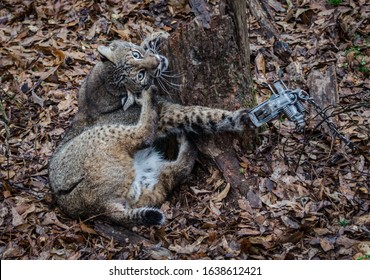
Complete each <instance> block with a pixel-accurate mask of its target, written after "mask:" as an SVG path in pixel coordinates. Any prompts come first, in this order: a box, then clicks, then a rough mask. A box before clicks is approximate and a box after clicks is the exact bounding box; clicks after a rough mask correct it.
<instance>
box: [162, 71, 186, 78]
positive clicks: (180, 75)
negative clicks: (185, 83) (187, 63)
mask: <svg viewBox="0 0 370 280" xmlns="http://www.w3.org/2000/svg"><path fill="white" fill-rule="evenodd" d="M166 72H167V71H166ZM162 76H164V77H167V78H182V77H183V76H184V74H173V75H169V74H165V73H162Z"/></svg>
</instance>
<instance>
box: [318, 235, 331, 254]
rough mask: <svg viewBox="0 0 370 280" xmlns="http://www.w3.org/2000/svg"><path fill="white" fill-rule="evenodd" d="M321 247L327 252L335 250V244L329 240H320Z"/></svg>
mask: <svg viewBox="0 0 370 280" xmlns="http://www.w3.org/2000/svg"><path fill="white" fill-rule="evenodd" d="M320 246H321V248H322V249H323V250H324V251H325V252H328V251H330V250H333V249H334V244H333V243H332V242H331V241H329V239H328V238H320Z"/></svg>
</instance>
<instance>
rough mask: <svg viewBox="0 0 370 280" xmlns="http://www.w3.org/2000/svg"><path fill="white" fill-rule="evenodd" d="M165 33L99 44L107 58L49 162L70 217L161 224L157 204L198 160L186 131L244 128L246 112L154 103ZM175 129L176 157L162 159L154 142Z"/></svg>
mask: <svg viewBox="0 0 370 280" xmlns="http://www.w3.org/2000/svg"><path fill="white" fill-rule="evenodd" d="M162 37H163V35H162V34H161V35H160V36H154V37H152V38H151V39H150V40H145V41H144V42H143V43H142V44H141V46H138V45H134V44H132V43H129V42H124V41H113V42H112V43H111V44H110V45H109V46H108V47H105V46H101V47H99V48H98V52H99V53H100V54H101V56H102V61H101V62H99V63H97V65H96V66H95V67H94V68H93V70H92V72H91V74H90V75H89V76H88V77H87V79H86V80H85V82H84V83H83V85H82V87H81V89H80V92H79V100H78V102H79V111H78V113H77V114H76V117H75V118H74V121H73V124H72V127H71V129H70V130H69V131H68V132H67V133H66V135H65V137H64V139H63V140H62V141H61V143H60V145H59V146H58V148H57V149H56V151H55V153H54V155H53V157H52V158H51V161H50V166H49V179H50V186H51V189H52V191H53V193H54V194H55V197H56V199H57V202H58V204H59V206H60V207H61V209H62V210H64V212H65V213H67V214H69V215H70V216H72V217H75V218H77V217H90V216H95V215H99V216H103V217H105V218H108V219H109V220H110V221H112V222H115V223H118V224H121V225H142V224H144V225H160V224H162V223H163V222H164V215H163V213H162V212H161V211H160V210H158V209H155V208H152V207H157V206H159V205H160V204H161V203H162V202H163V201H164V199H165V198H166V195H167V194H168V193H169V192H170V191H171V190H172V189H173V188H174V187H175V186H176V185H178V184H179V183H181V182H182V181H183V180H184V179H186V178H187V176H188V175H189V174H190V172H191V170H192V168H193V165H194V162H195V159H196V155H197V151H196V149H195V147H194V145H193V143H192V141H189V140H188V138H187V136H186V135H187V134H188V133H193V132H195V133H214V132H220V131H241V130H243V128H244V117H245V116H246V112H247V110H238V111H235V112H230V111H226V110H221V109H212V108H207V107H201V106H182V105H178V104H173V103H171V102H167V101H165V100H160V101H159V102H158V103H157V105H156V106H153V105H152V104H151V101H150V99H151V98H153V97H152V94H153V92H154V91H155V90H154V89H153V87H150V88H149V89H147V88H148V87H149V86H151V85H152V84H153V81H154V80H155V79H159V78H161V76H162V75H163V73H164V72H165V71H166V69H167V67H168V61H167V59H166V58H165V57H164V56H162V55H160V54H158V52H157V50H156V46H157V45H158V42H160V40H161V39H162ZM140 105H141V106H140ZM184 133H185V134H184ZM174 134H175V135H177V136H178V137H177V138H178V142H179V143H178V145H179V148H178V150H179V151H178V154H177V158H175V160H173V161H170V160H165V159H164V157H163V156H162V154H161V153H159V152H158V146H157V145H156V144H155V142H157V141H158V140H159V139H163V138H165V137H167V136H169V135H174ZM153 143H154V144H153Z"/></svg>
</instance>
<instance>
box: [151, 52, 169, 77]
mask: <svg viewBox="0 0 370 280" xmlns="http://www.w3.org/2000/svg"><path fill="white" fill-rule="evenodd" d="M167 68H168V60H167V58H165V57H164V56H161V57H160V63H159V65H158V67H157V69H156V70H155V72H154V77H155V78H158V77H160V76H161V75H162V73H163V72H164V71H166V70H167Z"/></svg>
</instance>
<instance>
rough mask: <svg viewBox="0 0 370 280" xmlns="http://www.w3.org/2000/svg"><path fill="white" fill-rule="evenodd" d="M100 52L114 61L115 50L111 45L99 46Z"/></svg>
mask: <svg viewBox="0 0 370 280" xmlns="http://www.w3.org/2000/svg"><path fill="white" fill-rule="evenodd" d="M98 52H99V53H100V54H101V55H102V56H103V57H104V58H106V59H108V60H109V61H111V62H114V61H113V51H112V49H111V48H110V47H106V46H99V47H98Z"/></svg>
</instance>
